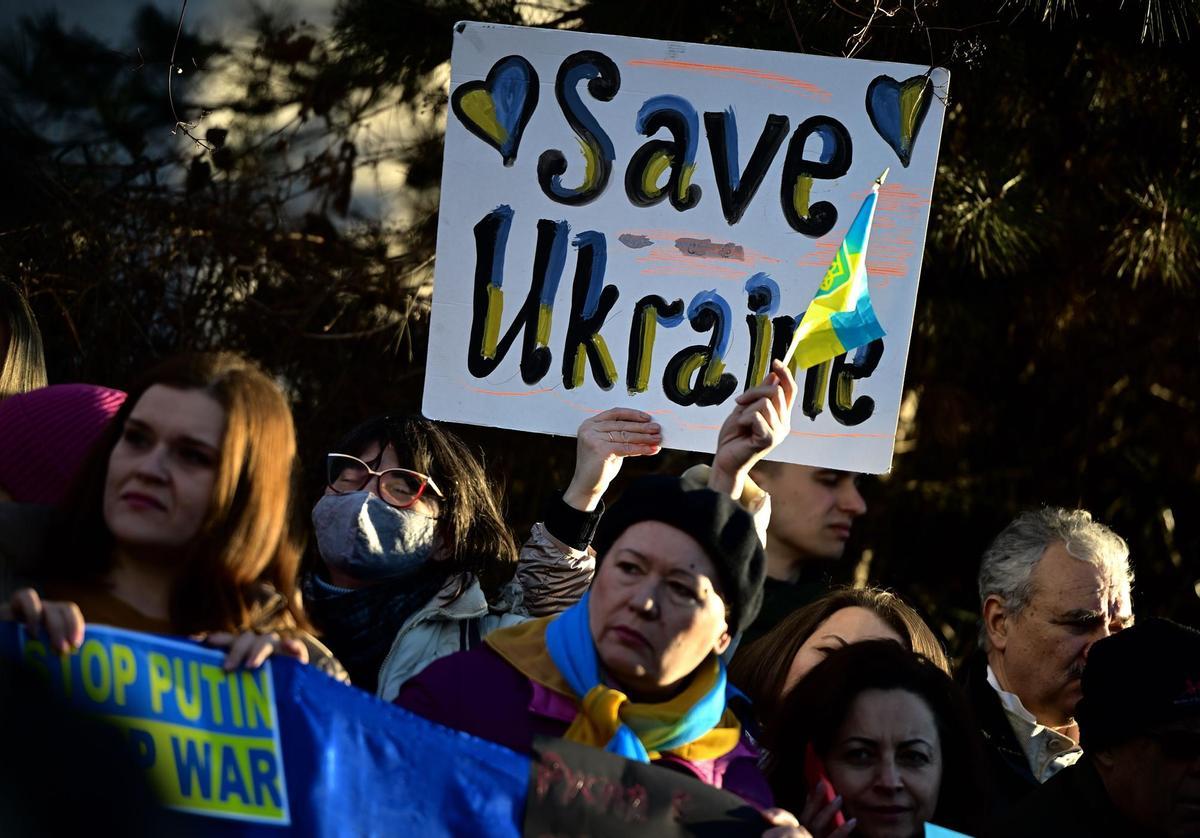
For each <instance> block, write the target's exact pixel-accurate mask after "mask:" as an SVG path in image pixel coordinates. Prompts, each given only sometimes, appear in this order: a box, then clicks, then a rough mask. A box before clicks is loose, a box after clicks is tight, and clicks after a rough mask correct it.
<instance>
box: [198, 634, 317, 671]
mask: <svg viewBox="0 0 1200 838" xmlns="http://www.w3.org/2000/svg"><path fill="white" fill-rule="evenodd" d="M196 639H197V640H201V641H203V642H204V644H205V645H207V646H213V647H216V648H218V649H228V650H229V651H228V653H227V654H226V655H225V664H224V667H225V671H226V672H232V671H233V670H235V669H238V668H241V667H245V668H246V669H258V668H259V667H260V666H262V665H263V664H264V663H266V660H267V658H269V657H271V655H272V654H279V655H284V656H285V657H289V658H295V659H296V660H298V661H300V663H308V647H307V646H305V645H304V643H302V642H301V641H299V640H297V639H296V638H294V637H280V636H279V634H278V633H277V632H273V631H272V632H267V633H265V634H259V633H258V632H256V631H244V632H242V633H241V634H233V633H232V632H228V631H214V632H213V633H212V634H207V635H202V636H201V637H197V638H196Z"/></svg>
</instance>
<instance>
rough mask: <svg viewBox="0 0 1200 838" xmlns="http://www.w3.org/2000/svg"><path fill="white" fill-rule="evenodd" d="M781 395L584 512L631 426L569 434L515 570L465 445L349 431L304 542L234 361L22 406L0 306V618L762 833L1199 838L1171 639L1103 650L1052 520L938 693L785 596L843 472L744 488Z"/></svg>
mask: <svg viewBox="0 0 1200 838" xmlns="http://www.w3.org/2000/svg"><path fill="white" fill-rule="evenodd" d="M796 389H797V388H796V383H795V381H794V379H793V378H792V375H791V373H790V372H789V370H788V369H787V368H786V367H785V366H784V365H782V364H780V363H778V362H775V363H774V364H773V366H772V369H771V371H770V373H769V374H768V375H767V377H766V379H765V380H764V382H763V383H762V384H761V385H760V386H758V387H755V388H752V389H750V390H747V391H746V392H745V393H742V394H741V395H740V396H738V397H737V399H736V401H735V403H734V405H733V408H732V411H731V412H730V414H729V416H728V418H727V420H726V421H725V423H724V425H723V426H722V427H721V429H720V431H719V432H718V438H717V442H716V453H715V455H714V458H713V462H712V465H711V466H710V467H702V468H698V469H693V470H690V471H689V472H688V473H686V474H684V475H682V476H680V477H671V476H662V475H660V476H654V477H648V478H643V479H641V480H639V481H636V482H634V483H633V484H632V485H631V486H630V487H629V488H628V489H627V490H626V491H625V492H624V494H623V496H622V497H621V498H619V499H618V500H617V501H616V502H615V503H614V504H613V505H612V506H611V507H610V508H607V509H606V507H605V504H604V500H603V498H604V495H605V494H606V491H607V489H608V487H609V484H610V483H611V481H612V480H613V478H614V477H615V476H616V474H617V472H618V471H619V469H620V467H621V463H622V461H623V460H624V458H626V457H633V456H642V455H650V454H655V453H657V452H658V451H659V450H660V448H661V444H662V434H661V428H660V427H659V426H658V425H657V424H656V423H655V422H654V421H653V420H652V417H651V416H649V415H647V414H644V413H642V412H640V411H636V410H629V409H624V408H614V409H612V410H608V411H605V412H602V413H599V414H597V415H595V416H593V417H591V418H589V419H587V420H586V421H584V422H583V424H582V425H581V426H580V428H579V431H578V436H577V446H576V452H577V454H576V463H575V472H574V475H573V477H572V479H571V481H570V483H569V485H568V486H567V488H566V489H565V490H564V491H563V493H562V494H561V495H558V496H555V497H553V498H551V499H549V500H548V502H547V504H546V507H545V514H544V517H543V519H542V521H540V522H539V523H537V524H536V525H535V526H534V527H533V529H532V532H530V533H529V535H528V537H527V539H526V540H525V542H524V544H523V545H522V546H520V547H519V548H518V546H517V541H516V540H515V539H514V536H513V533H512V531H511V529H510V527H509V526H508V525H507V523H506V522H505V520H504V516H503V511H502V509H503V507H502V504H501V502H500V500H499V498H498V496H497V487H496V485H495V482H494V481H491V480H489V479H488V477H487V475H486V474H485V472H484V469H483V467H482V465H481V463H480V460H479V458H478V456H477V455H476V453H475V452H473V451H472V450H471V448H470V447H468V446H467V445H465V444H464V443H463V442H462V441H461V440H459V439H457V438H456V437H455V436H454V435H453V434H452V433H450V432H449V431H448V430H446V429H445V428H442V427H439V426H438V425H437V424H436V423H434V422H430V421H428V420H425V419H422V418H419V417H391V416H384V417H376V418H372V419H368V420H366V421H364V422H363V423H361V424H360V425H358V426H357V427H355V428H353V429H352V430H350V431H349V432H348V433H347V434H346V435H345V436H344V437H343V438H342V439H340V440H338V441H336V442H335V443H334V444H333V446H332V447H331V449H330V451H329V453H328V456H327V458H326V463H325V469H326V474H325V478H326V479H325V482H326V487H327V488H326V489H325V491H324V494H323V495H322V496H321V497H320V498H318V499H317V500H316V502H315V504H314V505H313V507H312V515H311V521H312V531H311V533H306V532H303V531H301V530H302V528H301V527H298V526H297V524H296V519H295V518H294V517H293V515H292V510H293V508H294V507H296V506H297V505H303V504H304V502H305V499H303V498H300V497H298V496H297V493H296V490H295V476H296V474H297V472H298V462H297V454H296V438H295V430H294V427H293V422H292V415H291V411H290V409H289V407H288V404H287V400H286V398H285V396H284V395H283V393H282V391H281V390H280V388H279V387H278V386H277V385H276V384H275V383H274V382H273V381H272V380H271V379H270V378H269V377H268V376H267V375H265V374H264V373H263V372H262V371H261V370H260V369H259V368H257V367H256V366H255V365H254V364H253V363H251V362H249V361H247V360H245V359H243V358H240V357H238V356H235V355H232V354H228V353H216V354H205V355H192V356H183V357H178V358H174V359H170V360H168V361H165V362H163V363H161V364H159V365H157V366H155V367H154V368H153V369H151V370H149V371H148V372H147V373H146V374H145V375H144V376H143V377H142V378H141V379H140V380H139V381H138V383H137V384H135V385H134V386H133V387H131V388H130V390H129V392H128V394H127V395H126V394H125V393H123V392H120V391H117V390H112V389H108V388H105V387H96V386H89V385H71V384H67V385H63V384H59V385H54V386H47V381H46V375H45V370H44V363H43V358H42V347H41V341H40V337H39V335H38V331H37V325H36V323H35V322H34V321H33V318H32V315H31V313H30V311H29V308H28V306H27V304H26V303H25V301H24V300H23V299H22V298H21V297H20V295H19V294H18V293H17V292H16V291H15V289H13V288H11V287H10V286H8V285H7V284H5V283H3V282H0V586H2V587H0V601H2V602H3V605H2V606H0V617H2V618H5V619H12V620H18V621H22V622H24V623H25V624H26V625H27V626H28V628H29V629H30V630H31V631H36V632H43V633H44V635H45V637H46V639H47V641H48V643H49V644H50V648H52V649H54V650H56V651H58V652H59V653H67V652H70V651H71V650H72V649H75V648H78V647H79V645H80V644H81V643H82V641H83V636H84V630H85V626H86V624H87V623H92V622H94V623H103V624H107V625H112V626H117V627H121V628H126V629H132V630H136V631H143V632H152V633H162V634H172V635H189V636H193V637H196V638H199V639H201V640H202V642H205V643H208V644H210V645H213V646H216V647H219V648H221V649H224V650H225V654H226V666H227V668H230V669H232V668H236V667H248V668H255V667H258V666H261V665H262V663H263V662H264V661H265V660H266V659H267V657H269V656H270V655H283V656H288V657H292V658H296V659H298V660H299V661H301V662H304V663H306V664H309V665H312V666H315V667H319V668H320V669H322V670H323V671H324V672H326V673H327V674H328V675H329V676H330V677H333V678H337V679H339V680H342V681H346V682H347V683H348V684H349V685H351V686H350V687H347V688H348V689H350V688H357V689H364V690H368V691H371V692H373V693H375V694H376V695H378V696H379V697H380V698H382V699H384V700H386V701H394V702H395V703H396V704H397V705H399V706H401V707H404V708H406V709H408V710H409V711H412V712H415V713H417V714H419V715H421V716H424V717H426V718H428V719H429V720H431V721H433V722H437V723H439V724H442V725H446V726H448V727H452V728H456V729H459V730H462V731H465V732H467V733H470V734H472V735H474V736H477V737H480V738H482V739H486V740H490V741H492V742H496V743H499V744H500V745H503V746H506V747H508V748H510V749H513V750H516V751H519V752H529V751H530V749H531V748H532V746H533V741H534V738H535V737H537V736H554V737H563V738H565V739H567V740H571V741H574V742H577V743H581V744H584V745H590V746H594V747H596V748H602V749H605V750H607V751H609V752H613V753H616V754H618V755H620V756H622V757H625V758H627V759H630V760H637V761H640V762H652V763H656V764H659V765H661V766H664V767H665V768H668V769H671V770H675V771H679V772H682V773H683V774H686V775H689V776H692V777H694V778H697V779H699V780H701V781H702V782H704V783H707V784H710V785H712V786H716V787H719V788H722V789H725V790H726V791H729V792H732V793H733V794H736V795H738V796H739V797H741V798H743V799H744V800H745V801H747V802H749V803H750V804H752V805H753V806H755V807H757V808H758V809H760V810H761V811H762V813H763V832H764V834H770V835H773V836H783V835H813V836H817V837H818V838H830V837H831V836H833V837H835V838H843V836H848V835H856V836H870V837H873V836H912V835H922V834H923V833H924V830H925V824H927V823H935V824H938V825H940V826H943V827H946V828H950V829H954V830H958V831H960V832H963V833H966V834H969V835H990V834H996V835H1055V836H1062V835H1162V836H1184V835H1200V633H1198V632H1196V631H1194V630H1192V629H1190V628H1187V627H1184V626H1180V625H1177V624H1175V623H1172V622H1169V621H1166V620H1159V619H1146V620H1143V621H1141V622H1139V623H1138V624H1137V625H1134V615H1133V613H1132V608H1131V599H1130V591H1131V585H1132V581H1133V580H1132V572H1131V567H1130V562H1129V554H1128V548H1127V547H1126V545H1125V542H1124V541H1123V540H1122V539H1121V538H1120V537H1119V536H1118V535H1116V534H1115V533H1114V532H1112V531H1111V530H1110V529H1108V528H1107V527H1106V526H1104V525H1103V524H1101V523H1099V522H1097V521H1096V520H1094V519H1093V518H1092V516H1091V515H1089V514H1088V513H1087V512H1085V511H1082V510H1065V509H1056V508H1044V509H1039V510H1036V511H1031V512H1027V513H1024V514H1022V515H1020V516H1018V517H1017V518H1016V519H1015V520H1014V521H1012V523H1010V524H1009V525H1008V526H1007V527H1006V528H1005V529H1004V530H1003V531H1002V532H1001V533H999V534H998V535H997V536H996V538H995V539H994V541H993V542H992V544H991V546H990V547H989V548H988V549H987V551H986V552H985V554H984V556H983V559H982V563H981V568H980V571H979V580H978V585H979V597H980V613H981V615H982V620H981V626H980V634H979V649H978V651H977V652H975V653H974V654H973V655H971V656H970V657H969V658H968V659H967V660H966V661H965V662H964V664H963V665H962V666H961V667H959V668H958V670H957V671H953V670H952V668H951V665H950V662H949V661H948V660H947V657H946V654H945V652H944V649H943V646H942V643H941V642H940V640H939V639H938V637H937V635H936V634H935V633H934V632H933V631H932V630H931V629H930V628H929V627H928V626H927V625H926V624H925V622H924V621H923V620H922V618H921V617H920V615H919V614H918V613H917V612H916V611H915V610H914V609H913V608H912V607H911V606H909V605H908V604H907V603H905V602H904V601H903V600H902V599H901V598H899V597H898V596H896V595H895V594H893V593H890V592H887V591H881V590H872V589H833V590H828V589H824V588H823V587H822V586H821V585H820V584H819V583H816V582H815V581H814V579H813V575H812V573H811V572H810V569H811V567H812V566H813V565H814V564H815V563H816V562H819V561H823V560H828V559H832V558H837V557H839V556H840V555H841V552H842V550H843V548H844V545H845V542H846V539H847V538H848V536H849V534H850V530H851V527H852V526H853V523H854V521H855V519H856V518H857V517H859V516H860V515H862V514H864V513H865V512H866V505H865V503H864V501H863V498H862V496H861V495H860V494H859V492H858V489H857V485H856V476H855V475H852V474H846V473H843V472H837V471H829V470H824V469H817V468H810V467H807V466H785V465H781V464H777V463H771V462H767V461H766V459H765V458H766V457H767V456H768V455H769V454H770V453H771V451H772V449H773V448H774V447H775V446H776V445H777V444H778V443H779V442H781V441H782V440H783V439H784V438H786V436H787V434H788V432H789V428H790V418H789V417H790V414H791V410H792V406H793V404H794V402H795V400H796ZM309 535H311V536H312V541H313V542H314V543H315V550H314V551H313V557H312V560H311V561H309V562H303V561H302V555H303V552H304V550H303V546H304V544H305V542H306V541H307V540H308V537H309ZM480 696H487V701H486V702H481V701H480Z"/></svg>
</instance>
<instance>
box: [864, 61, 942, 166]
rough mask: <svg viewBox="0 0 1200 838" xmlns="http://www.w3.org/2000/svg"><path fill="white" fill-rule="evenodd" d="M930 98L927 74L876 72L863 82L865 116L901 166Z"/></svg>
mask: <svg viewBox="0 0 1200 838" xmlns="http://www.w3.org/2000/svg"><path fill="white" fill-rule="evenodd" d="M932 100H933V82H931V81H930V80H929V77H928V76H913V77H912V78H910V79H905V80H904V81H896V80H895V79H894V78H892V77H891V76H879V77H878V78H876V79H875V80H874V81H873V82H871V83H870V84H869V85H867V116H869V117H870V118H871V124H872V125H874V126H875V130H876V131H878V132H879V136H881V137H883V139H884V141H886V142H887V144H888V145H890V146H891V147H892V150H893V151H895V152H896V156H897V157H899V158H900V162H901V163H903V164H904V166H905V168H907V167H908V161H909V160H910V159H912V150H913V144H914V143H916V141H917V133H918V132H919V131H920V130H921V123H922V122H924V121H925V114H926V113H928V112H929V103H930V102H931V101H932Z"/></svg>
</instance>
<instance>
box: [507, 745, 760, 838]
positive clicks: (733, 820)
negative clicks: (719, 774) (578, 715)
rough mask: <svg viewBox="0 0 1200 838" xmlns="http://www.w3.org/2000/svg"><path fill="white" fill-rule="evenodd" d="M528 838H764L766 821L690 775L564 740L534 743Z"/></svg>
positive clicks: (526, 817) (751, 808) (526, 821)
mask: <svg viewBox="0 0 1200 838" xmlns="http://www.w3.org/2000/svg"><path fill="white" fill-rule="evenodd" d="M533 750H534V758H533V764H532V766H531V771H530V778H529V797H528V802H527V803H526V808H525V830H524V833H525V836H526V838H554V837H555V836H576V835H590V836H612V838H637V836H640V835H644V836H656V838H658V837H659V836H672V835H680V836H683V835H693V836H694V835H725V836H737V835H745V836H747V838H749V836H755V838H757V836H759V835H762V834H763V832H765V831H766V830H767V828H768V824H767V822H766V821H765V820H763V816H762V815H761V814H760V813H759V812H758V811H757V810H756V809H755V808H754V807H753V806H751V805H750V804H748V803H746V801H744V800H742V799H741V798H740V797H737V796H735V795H732V794H729V793H728V792H724V791H721V790H720V789H716V788H713V787H712V786H708V785H705V784H704V783H702V782H700V781H699V780H697V779H695V778H694V777H689V776H687V775H685V774H683V773H681V772H678V771H673V770H671V769H669V768H663V767H660V766H657V765H646V764H643V763H640V762H634V761H632V760H628V759H623V758H621V757H619V756H616V755H615V754H610V753H608V752H607V751H603V750H601V749H599V748H593V747H589V746H587V745H580V744H579V743H577V742H568V741H567V740H565V739H549V738H539V739H538V740H537V741H536V742H535V744H534V749H533Z"/></svg>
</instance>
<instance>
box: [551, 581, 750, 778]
mask: <svg viewBox="0 0 1200 838" xmlns="http://www.w3.org/2000/svg"><path fill="white" fill-rule="evenodd" d="M589 597H590V594H585V595H584V597H583V599H581V600H580V601H579V602H578V603H576V604H575V605H574V606H572V607H571V608H568V609H567V610H566V611H564V612H563V613H562V614H560V615H558V617H557V618H555V619H554V620H552V621H550V623H549V624H548V625H547V626H546V630H545V631H546V650H547V651H548V652H549V654H550V659H551V660H552V661H553V662H554V665H555V667H556V668H557V669H558V671H559V673H560V674H561V675H562V677H563V680H565V681H566V682H567V684H568V685H569V686H570V687H571V690H572V691H574V693H575V694H576V695H577V696H578V697H579V699H580V704H581V710H580V713H581V715H585V716H587V717H589V721H590V722H591V725H593V726H594V727H593V729H599V730H612V729H613V728H614V727H615V733H613V734H612V738H611V739H609V740H608V742H607V744H605V745H604V749H605V750H607V751H610V752H611V753H614V754H618V755H620V756H623V757H625V758H626V759H632V760H637V761H638V762H649V761H650V751H654V752H656V753H658V752H662V751H679V750H680V749H682V748H683V747H684V746H687V745H692V747H691V748H689V749H688V750H689V751H691V752H693V754H694V756H696V757H701V758H703V757H706V756H707V757H715V756H719V755H720V754H723V753H728V752H729V750H731V749H732V748H733V747H734V746H735V745H736V743H737V740H738V737H739V736H740V725H738V724H737V721H736V719H732V717H731V718H730V719H726V718H725V716H726V710H725V707H726V692H727V691H730V690H732V689H733V688H732V686H731V685H729V684H728V681H727V679H726V677H725V664H724V662H723V661H722V660H721V659H720V658H719V657H717V656H716V655H712V656H710V657H709V658H708V659H707V660H706V661H705V662H704V663H702V664H701V665H700V666H699V667H697V669H696V672H695V673H694V674H693V677H692V680H693V683H692V684H691V685H689V686H688V687H687V688H686V689H685V690H684V691H683V693H681V694H680V695H678V696H676V697H675V698H673V699H670V700H668V701H666V702H663V703H662V704H639V703H635V702H632V701H630V700H629V698H628V696H626V695H625V694H624V693H622V692H621V691H620V690H617V689H613V688H611V687H608V686H607V685H605V684H604V682H603V680H602V678H601V675H600V658H599V655H597V653H596V644H595V642H594V641H593V639H592V632H591V628H590V627H589V625H588V600H589ZM706 682H707V683H706ZM723 720H724V723H723ZM718 727H720V728H721V730H720V731H717V732H714V728H718ZM710 734H711V735H710ZM568 738H571V737H570V736H569V735H568ZM697 740H705V741H703V742H698V741H697ZM597 744H600V743H597Z"/></svg>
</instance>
